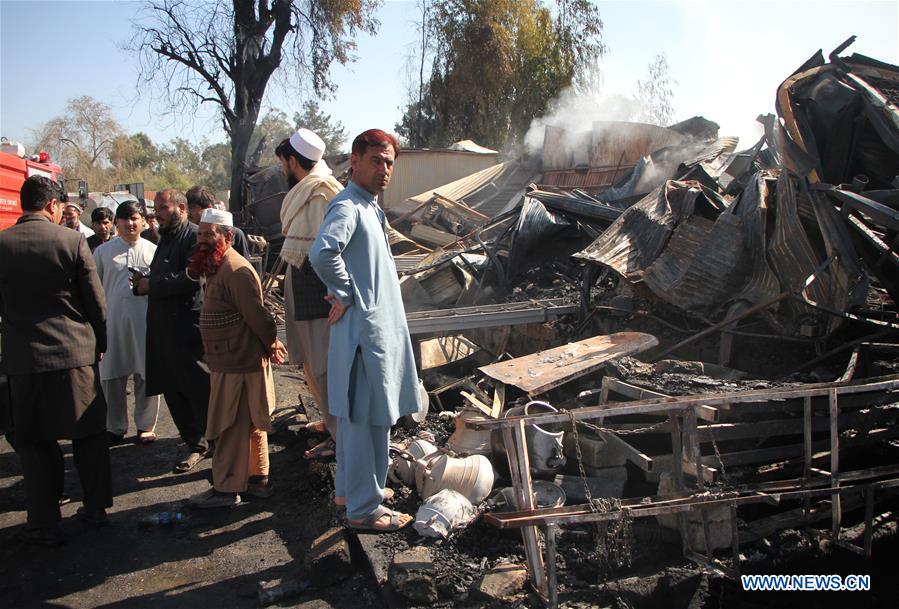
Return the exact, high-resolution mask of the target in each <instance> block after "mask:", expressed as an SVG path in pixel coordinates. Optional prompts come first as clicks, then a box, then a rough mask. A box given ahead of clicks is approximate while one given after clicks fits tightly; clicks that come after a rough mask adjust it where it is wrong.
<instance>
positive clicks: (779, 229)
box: [768, 171, 842, 329]
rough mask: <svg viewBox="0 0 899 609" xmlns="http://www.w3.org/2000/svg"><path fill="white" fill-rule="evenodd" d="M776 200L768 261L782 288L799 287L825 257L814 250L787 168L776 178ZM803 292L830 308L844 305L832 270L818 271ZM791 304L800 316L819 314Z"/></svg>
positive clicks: (836, 319)
mask: <svg viewBox="0 0 899 609" xmlns="http://www.w3.org/2000/svg"><path fill="white" fill-rule="evenodd" d="M775 200H776V201H777V204H776V206H775V210H774V211H775V214H774V231H773V234H772V235H771V239H770V243H769V245H768V260H769V262H770V264H771V268H772V269H774V272H775V274H776V275H777V278H778V279H779V280H780V287H781V290H783V291H788V290H796V289H798V288H800V287H801V286H802V285H803V283H804V282H805V280H806V278H807V277H809V275H812V274H813V273H814V272H815V270H816V269H817V268H818V266H819V265H820V264H821V263H822V262H823V261H824V257H823V256H818V255H817V254H816V253H815V250H814V249H813V248H812V245H811V243H810V242H809V239H808V235H806V232H805V229H804V228H803V227H802V223H801V222H800V220H799V212H798V207H797V203H796V189H795V186H794V184H793V180H792V179H791V178H790V176H789V173H788V172H786V171H782V172H781V174H780V177H779V178H778V180H777V193H776V196H775ZM804 294H805V297H806V298H807V299H808V300H811V301H812V302H816V303H819V304H822V305H824V306H826V307H828V308H831V309H841V308H842V307H841V303H840V302H839V301H840V300H841V299H840V298H839V297H838V296H837V295H836V293H835V284H834V281H833V279H832V277H831V275H830V272H829V270H827V271H825V272H822V273H819V274H818V277H817V279H816V280H815V281H814V282H812V284H811V285H809V286H808V287H807V288H806V289H805V290H804ZM788 306H789V307H792V308H793V309H794V310H795V312H796V314H797V315H803V314H806V315H814V316H816V317H818V316H820V314H819V313H816V312H815V310H814V309H811V308H809V307H807V306H805V305H801V304H798V303H794V302H789V303H788ZM832 319H833V320H834V323H838V321H839V319H838V318H832ZM828 321H829V320H828ZM831 329H833V327H831Z"/></svg>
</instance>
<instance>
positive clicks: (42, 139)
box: [34, 95, 122, 170]
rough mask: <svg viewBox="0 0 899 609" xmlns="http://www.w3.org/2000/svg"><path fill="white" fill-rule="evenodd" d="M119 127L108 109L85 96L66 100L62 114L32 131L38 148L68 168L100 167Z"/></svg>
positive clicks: (117, 134)
mask: <svg viewBox="0 0 899 609" xmlns="http://www.w3.org/2000/svg"><path fill="white" fill-rule="evenodd" d="M121 134H122V128H121V126H119V124H118V123H117V122H116V120H115V119H114V118H113V117H112V110H110V108H109V106H107V105H106V104H104V103H103V102H100V101H97V100H96V99H94V98H93V97H90V96H88V95H82V96H81V97H76V98H75V99H70V100H69V102H68V104H66V111H65V114H63V115H62V116H57V117H56V118H53V119H51V120H49V121H47V122H46V123H45V124H44V125H42V126H41V127H40V128H39V129H37V131H36V132H35V134H34V137H35V139H36V141H37V144H38V147H40V148H45V149H47V150H49V151H50V152H51V153H52V154H53V158H55V159H56V160H57V161H58V162H60V163H61V164H62V165H64V166H66V167H68V168H70V169H72V170H78V169H82V170H83V169H85V168H88V167H101V166H103V165H104V164H106V162H107V161H108V158H109V153H110V151H111V150H112V143H113V141H114V140H115V139H116V137H118V136H119V135H121Z"/></svg>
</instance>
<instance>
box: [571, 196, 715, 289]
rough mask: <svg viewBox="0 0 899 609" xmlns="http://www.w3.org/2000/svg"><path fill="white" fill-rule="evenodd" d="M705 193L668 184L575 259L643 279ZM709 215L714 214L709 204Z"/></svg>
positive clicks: (631, 277)
mask: <svg viewBox="0 0 899 609" xmlns="http://www.w3.org/2000/svg"><path fill="white" fill-rule="evenodd" d="M701 194H702V191H701V189H700V188H699V187H698V186H689V185H688V184H687V183H684V182H674V181H669V182H666V183H665V184H664V185H663V186H662V187H660V188H658V189H657V190H655V191H653V192H652V193H650V194H648V195H647V196H646V197H644V198H643V199H642V200H641V201H639V202H638V203H636V204H634V205H632V206H631V207H630V208H628V209H627V210H626V211H625V212H624V213H623V214H621V216H620V217H619V218H618V219H617V220H615V222H613V223H612V225H611V226H609V228H608V229H607V230H606V231H605V232H603V233H602V234H601V235H600V236H599V237H598V238H597V239H596V240H595V241H594V242H593V243H591V244H590V245H589V246H588V247H587V248H585V249H584V250H582V251H580V252H578V253H577V254H575V255H574V257H575V258H577V259H580V260H585V261H589V262H593V263H597V264H604V265H606V266H609V267H611V268H612V269H614V270H615V271H616V272H618V273H619V274H620V275H622V276H624V277H626V278H628V279H632V280H639V279H641V278H642V274H643V271H644V270H645V269H646V267H648V266H649V265H650V264H652V263H653V261H655V259H656V258H658V256H659V254H660V253H662V250H664V249H665V246H666V245H667V244H668V239H669V238H670V237H671V234H672V232H673V231H674V229H675V227H676V226H677V224H678V223H679V222H680V220H681V218H685V217H689V216H691V215H692V214H693V212H694V206H695V204H696V200H697V198H700V199H703V200H704V199H705V197H701ZM705 208H706V215H708V214H709V213H710V212H711V213H712V214H713V216H714V215H717V214H714V212H712V207H711V205H709V204H708V203H706V205H705Z"/></svg>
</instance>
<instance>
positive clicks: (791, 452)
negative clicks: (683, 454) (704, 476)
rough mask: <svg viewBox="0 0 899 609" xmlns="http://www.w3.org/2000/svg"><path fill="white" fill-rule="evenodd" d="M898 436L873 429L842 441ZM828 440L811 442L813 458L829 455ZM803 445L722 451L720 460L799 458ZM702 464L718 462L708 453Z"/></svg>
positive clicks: (851, 445)
mask: <svg viewBox="0 0 899 609" xmlns="http://www.w3.org/2000/svg"><path fill="white" fill-rule="evenodd" d="M896 437H899V429H897V428H888V429H875V430H873V431H872V432H870V433H868V434H866V435H865V436H863V437H858V438H848V439H846V440H844V441H843V442H842V444H843V447H844V448H854V447H857V446H865V445H869V444H875V443H877V442H884V441H886V440H890V439H892V438H896ZM830 446H831V445H830V440H819V441H817V442H813V443H812V449H813V451H822V450H823V451H824V452H823V453H822V452H813V454H812V458H813V459H820V458H822V457H824V456H829V455H830V452H831V451H830V450H829V449H830ZM803 452H804V447H803V445H802V444H786V445H783V446H772V447H770V448H756V449H753V450H744V451H738V452H731V453H722V454H721V460H722V461H723V462H724V465H725V466H728V465H747V464H750V463H767V462H771V461H777V460H780V459H789V458H796V457H799V458H801V457H802V456H803ZM702 463H703V465H715V464H717V463H718V457H717V456H716V455H709V456H706V457H703V458H702Z"/></svg>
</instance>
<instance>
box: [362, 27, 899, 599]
mask: <svg viewBox="0 0 899 609" xmlns="http://www.w3.org/2000/svg"><path fill="white" fill-rule="evenodd" d="M850 43H851V39H850V40H849V41H847V43H846V44H844V45H842V46H841V47H840V48H838V49H836V50H835V51H834V52H833V53H831V54H830V56H829V58H828V59H825V58H824V56H823V54H822V53H821V52H818V53H817V54H815V55H814V56H813V57H812V58H811V59H809V60H808V61H807V62H806V63H805V64H803V65H802V66H801V67H800V68H799V69H797V71H796V72H795V73H794V74H792V75H790V76H789V78H787V79H786V80H785V81H784V82H783V84H782V85H781V86H780V87H779V88H778V91H777V98H776V108H777V115H776V116H774V115H766V116H759V117H758V120H759V122H760V123H761V124H762V125H763V127H764V135H763V136H762V137H761V139H760V140H759V141H758V142H756V143H755V144H754V145H752V146H750V147H748V148H740V147H738V142H737V139H736V138H732V137H723V136H719V134H718V126H717V125H716V124H715V123H713V122H711V121H709V120H706V119H704V118H701V117H696V118H693V119H690V120H688V121H684V122H682V123H679V124H676V125H672V126H670V127H668V128H661V127H656V126H652V125H644V124H633V123H593V124H587V125H584V132H583V133H570V132H566V131H564V130H562V129H558V128H553V127H547V129H546V134H545V138H544V144H543V152H542V155H540V158H538V159H519V160H516V161H507V162H505V163H502V164H500V165H498V166H497V167H495V168H491V169H489V170H484V171H481V172H478V173H476V174H474V175H472V176H468V177H466V178H463V179H461V180H457V181H455V182H453V183H451V184H447V185H446V186H444V187H438V188H435V189H433V190H430V191H428V192H426V193H423V194H422V195H419V196H417V197H411V198H409V199H407V200H406V201H404V202H402V203H401V204H398V205H396V206H393V207H391V208H389V209H388V210H387V212H388V217H389V219H390V224H391V232H390V241H391V245H392V247H393V250H394V255H395V260H396V265H397V271H398V273H399V275H400V277H401V286H402V290H403V296H404V301H405V303H406V309H407V317H408V321H409V328H410V332H411V333H412V335H413V342H414V343H415V344H416V345H417V351H418V359H419V363H420V365H421V368H422V378H423V380H424V386H425V388H426V390H427V392H428V396H429V403H430V412H429V414H428V416H427V419H426V420H424V421H423V422H420V424H417V426H412V425H411V424H410V426H409V427H408V428H407V429H405V430H403V431H402V433H401V434H400V435H399V436H398V437H397V438H396V443H395V446H394V464H393V466H392V468H391V477H392V479H393V480H394V481H395V482H396V483H397V485H398V487H400V488H401V489H404V490H400V491H399V492H398V494H397V501H398V503H399V506H400V507H402V508H404V509H407V510H410V511H412V512H413V513H416V522H415V526H414V528H415V531H417V534H416V533H413V532H410V531H406V532H401V533H395V534H390V535H387V536H383V537H382V538H381V540H380V541H378V542H377V544H375V545H376V546H377V547H379V548H380V551H382V552H384V553H386V554H387V555H393V554H394V553H397V552H399V551H400V550H403V549H404V548H408V547H410V546H414V545H422V544H424V545H427V546H428V547H429V548H430V552H431V556H432V558H433V562H434V565H436V567H435V568H436V569H437V571H436V575H435V576H433V577H430V580H431V581H432V582H433V586H435V587H434V590H433V591H431V588H428V587H427V586H426V588H427V594H426V598H427V599H428V602H435V601H436V600H437V599H438V598H439V599H442V601H441V602H443V601H445V602H450V603H455V602H461V601H464V600H465V599H466V598H468V595H469V594H480V595H482V597H483V595H484V594H487V595H488V596H487V597H489V594H488V593H486V592H484V591H483V590H482V591H480V592H476V590H477V587H478V582H479V581H480V580H481V578H483V576H484V573H485V572H488V571H490V570H491V569H492V568H494V567H500V568H502V566H503V565H504V564H505V563H507V562H519V563H523V564H525V565H526V567H527V577H528V578H529V579H530V582H531V584H532V588H533V590H534V591H535V593H536V594H537V595H538V596H539V597H540V598H542V599H543V601H544V602H546V603H547V604H549V605H550V606H552V605H556V604H557V603H558V602H559V598H560V597H559V595H560V594H561V595H563V597H564V598H567V599H568V601H569V602H573V603H575V604H576V602H575V601H576V599H577V598H578V594H579V592H578V591H581V592H582V591H583V590H586V589H590V590H592V591H593V592H596V591H601V592H609V593H610V594H612V596H615V595H616V594H618V593H620V590H618V593H616V592H614V590H612V589H611V588H610V586H611V585H612V584H610V583H609V582H610V581H613V580H614V581H619V580H617V579H615V578H619V577H622V576H626V575H627V574H628V573H629V571H628V569H644V568H645V567H647V566H652V565H659V568H660V569H668V568H681V567H683V565H684V562H683V557H686V558H687V559H689V560H690V561H692V562H693V563H698V564H699V565H701V566H702V567H703V568H706V569H708V568H710V569H712V571H713V572H714V573H717V574H724V575H726V576H730V577H733V576H735V575H736V574H738V573H739V572H741V570H746V569H749V570H750V571H751V570H752V569H753V568H754V567H753V565H758V563H759V561H760V560H761V561H764V560H774V555H775V554H776V553H777V548H778V547H779V546H778V544H779V543H780V542H778V541H777V540H781V541H783V540H784V539H786V538H792V537H791V535H792V536H793V537H795V536H799V537H801V538H802V539H804V540H805V541H804V543H805V544H806V545H809V544H812V545H815V547H817V545H816V544H817V543H818V541H819V540H820V539H821V538H827V539H828V540H830V542H832V543H833V544H834V545H835V546H841V547H844V548H847V549H849V550H850V551H852V552H855V553H857V554H860V555H863V556H866V557H870V556H871V553H872V551H873V550H874V545H875V544H874V541H875V540H876V539H878V535H879V534H880V529H879V528H878V526H880V525H883V523H884V521H885V520H889V518H888V517H880V516H877V515H878V514H881V513H882V512H884V510H886V509H889V508H890V506H891V504H890V502H891V501H892V500H893V497H894V495H893V494H892V493H893V489H894V488H895V487H896V485H899V450H897V448H899V444H897V443H896V441H897V436H899V427H897V425H896V419H897V414H899V408H897V406H899V398H897V390H899V369H897V368H899V363H897V361H899V358H897V354H899V309H897V305H896V303H897V298H899V252H897V246H899V108H897V105H899V68H897V67H896V66H892V65H888V64H884V63H882V62H879V61H877V60H874V59H871V58H867V57H864V56H860V55H857V54H856V55H849V56H840V54H841V53H843V52H844V51H845V49H846V47H848V46H849V44H850ZM878 523H879V524H878ZM852 525H856V528H855V529H852V528H851V527H852ZM810 526H813V527H815V528H805V527H810ZM799 529H803V532H802V533H798V532H797V530H799ZM784 531H792V533H790V534H788V535H786V537H784V536H785V533H784ZM853 531H854V532H853ZM428 538H430V540H428ZM434 539H436V541H434ZM635 540H637V541H642V542H644V543H634V542H635ZM760 540H767V541H765V543H764V544H762V545H759V542H760ZM809 540H812V541H809ZM784 543H786V542H784ZM787 545H790V544H789V543H787ZM799 545H802V544H801V543H800V544H799ZM679 561H680V562H679ZM755 568H758V567H757V566H756V567H755ZM631 572H632V571H631ZM707 572H708V571H707ZM666 573H669V575H670V572H668V571H666ZM669 575H666V576H664V577H661V578H658V579H659V582H657V584H658V585H659V586H662V585H663V580H664V582H668V583H665V584H664V585H669V584H670V585H672V586H674V585H675V584H673V583H671V582H672V581H674V580H677V581H682V579H683V578H681V579H678V578H679V577H681V576H673V575H671V576H670V577H669ZM684 577H686V576H684ZM672 578H673V579H672ZM426 579H427V578H426ZM403 581H405V580H403ZM620 581H623V580H620ZM696 581H699V580H698V579H696ZM702 581H703V582H705V584H704V585H707V584H708V582H707V580H706V579H705V577H703V579H702ZM603 582H605V583H603ZM391 583H393V584H394V587H395V588H400V590H399V591H400V592H401V593H402V592H403V590H402V589H401V588H403V582H402V581H395V582H391ZM616 585H617V584H616ZM697 585H699V584H696V583H695V582H694V583H693V584H691V586H692V587H690V589H689V590H688V593H687V597H686V601H687V602H689V601H690V598H691V596H690V595H691V594H693V593H694V592H696V593H698V592H697V591H696V590H697V588H696V586H697ZM597 586H599V588H597ZM610 590H611V591H610ZM415 594H417V592H416V593H411V592H410V593H409V594H407V595H406V596H407V597H409V598H415ZM565 595H567V596H565ZM616 598H617V597H616Z"/></svg>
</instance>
